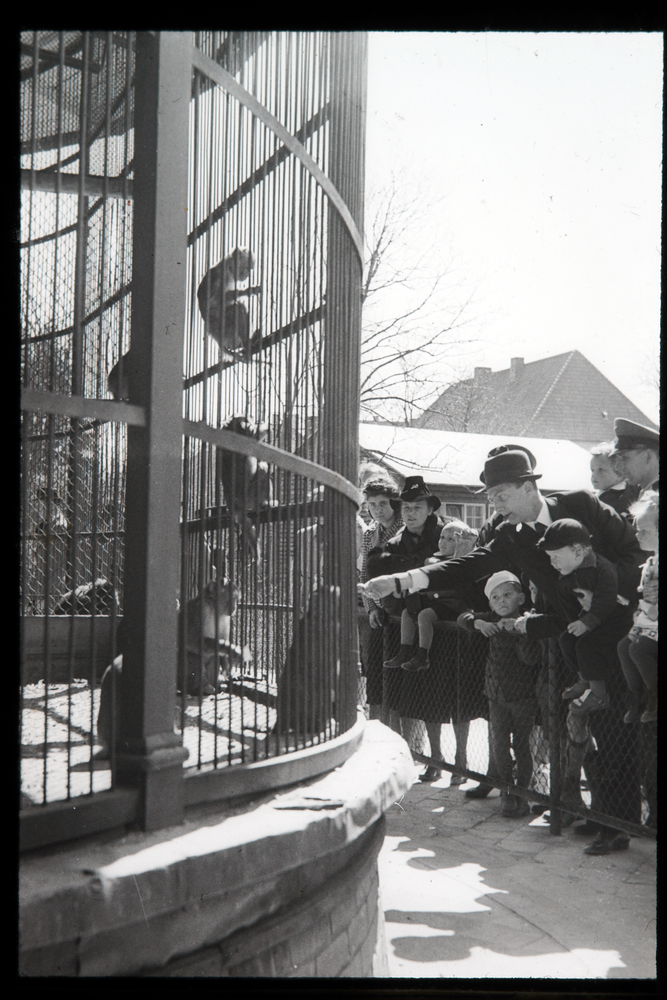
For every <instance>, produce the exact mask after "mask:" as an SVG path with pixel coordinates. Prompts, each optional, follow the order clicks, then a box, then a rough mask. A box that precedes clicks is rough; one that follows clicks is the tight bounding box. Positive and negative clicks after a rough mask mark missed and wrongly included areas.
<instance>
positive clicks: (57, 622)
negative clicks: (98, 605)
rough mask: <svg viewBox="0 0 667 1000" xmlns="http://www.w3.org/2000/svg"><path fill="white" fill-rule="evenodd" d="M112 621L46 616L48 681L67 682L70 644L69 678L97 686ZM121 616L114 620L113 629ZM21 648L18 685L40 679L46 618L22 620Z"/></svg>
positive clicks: (104, 617) (105, 617)
mask: <svg viewBox="0 0 667 1000" xmlns="http://www.w3.org/2000/svg"><path fill="white" fill-rule="evenodd" d="M112 621H113V619H112V618H111V616H110V615H95V616H94V617H93V616H91V615H74V616H73V617H72V616H67V615H49V618H48V643H49V648H50V652H51V657H50V660H51V666H50V672H49V681H50V683H53V684H66V683H67V682H68V680H69V656H70V643H72V645H73V653H74V669H73V673H72V677H73V678H82V679H85V680H88V681H92V679H93V664H94V665H95V680H96V682H97V683H99V681H100V679H101V677H102V673H103V672H104V668H105V667H106V666H107V664H108V663H109V662H110V659H111V634H112ZM121 621H122V616H120V615H119V616H118V617H117V618H116V627H118V624H119V623H120V622H121ZM22 625H23V641H22V647H21V683H22V684H36V683H37V682H38V681H41V680H44V677H45V666H44V664H45V659H46V641H47V640H46V635H47V632H46V625H47V621H46V616H45V615H33V616H30V617H26V618H24V619H23V622H22Z"/></svg>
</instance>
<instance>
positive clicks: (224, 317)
mask: <svg viewBox="0 0 667 1000" xmlns="http://www.w3.org/2000/svg"><path fill="white" fill-rule="evenodd" d="M254 266H255V258H254V257H253V255H252V253H251V252H250V250H246V249H245V248H243V247H236V249H235V250H232V252H231V253H230V254H228V256H227V257H224V258H223V259H222V260H221V261H220V262H219V263H218V264H216V265H215V266H214V267H211V268H209V270H208V271H207V272H206V274H205V275H204V277H203V278H202V280H201V282H200V284H199V288H198V289H197V299H198V301H199V309H200V311H201V314H202V316H203V318H204V329H205V331H206V333H207V334H208V335H209V336H210V337H212V338H213V340H215V342H216V344H217V345H218V346H219V348H220V353H221V360H222V361H238V360H242V361H243V360H247V354H248V351H249V349H250V347H251V345H252V343H253V341H254V340H255V339H256V338H257V337H259V331H258V330H256V331H255V333H253V335H252V336H250V320H249V318H248V310H247V307H246V306H245V305H244V303H243V302H239V301H238V298H239V296H247V295H249V294H251V293H257V292H259V287H253V288H246V289H241V290H240V289H237V288H235V285H236V284H237V282H239V281H246V280H247V279H248V278H249V277H250V272H251V270H252V269H253V267H254ZM237 352H245V356H244V354H243V353H237ZM135 375H136V366H135V365H134V363H133V360H132V348H131V347H130V349H129V351H126V353H125V354H124V355H123V356H122V358H121V359H120V361H117V362H116V364H115V365H114V366H113V368H112V369H111V371H110V372H109V374H108V376H107V389H108V390H109V392H110V393H111V395H112V396H113V398H114V399H116V400H129V399H130V396H131V395H133V393H131V389H132V385H133V381H134V377H135Z"/></svg>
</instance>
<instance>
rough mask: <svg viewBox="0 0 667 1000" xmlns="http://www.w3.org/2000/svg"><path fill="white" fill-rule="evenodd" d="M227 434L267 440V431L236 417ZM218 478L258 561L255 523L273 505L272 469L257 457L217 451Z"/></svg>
mask: <svg viewBox="0 0 667 1000" xmlns="http://www.w3.org/2000/svg"><path fill="white" fill-rule="evenodd" d="M222 429H223V430H227V431H233V432H234V433H235V434H242V435H243V436H245V437H252V438H256V440H258V441H264V440H266V436H267V428H266V427H265V426H264V425H262V424H255V423H252V422H251V421H249V420H247V419H246V418H245V417H240V416H235V417H232V418H231V419H230V420H228V421H227V423H226V424H223V425H222ZM217 463H218V476H219V477H220V482H221V483H222V489H223V492H224V494H225V503H226V504H227V508H228V509H229V513H230V514H231V516H232V518H233V519H234V521H235V522H236V524H238V526H239V527H240V528H241V530H242V534H243V544H244V547H245V548H246V550H247V551H249V552H250V554H251V556H252V557H253V558H254V559H256V558H257V528H256V526H255V520H256V517H257V515H258V514H259V513H260V512H261V511H262V510H264V508H265V507H268V506H270V505H271V479H270V474H269V466H268V464H267V463H266V462H259V461H258V460H257V459H256V458H255V456H254V455H240V454H239V453H238V452H233V451H227V450H225V449H224V448H218V449H217Z"/></svg>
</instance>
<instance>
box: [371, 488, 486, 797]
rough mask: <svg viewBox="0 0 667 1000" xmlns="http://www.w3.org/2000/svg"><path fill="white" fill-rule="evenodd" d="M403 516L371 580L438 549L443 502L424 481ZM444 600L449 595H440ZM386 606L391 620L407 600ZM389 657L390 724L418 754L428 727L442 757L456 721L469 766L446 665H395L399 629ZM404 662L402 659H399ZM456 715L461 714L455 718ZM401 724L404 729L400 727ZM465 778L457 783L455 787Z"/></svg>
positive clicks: (406, 500) (405, 498) (405, 494)
mask: <svg viewBox="0 0 667 1000" xmlns="http://www.w3.org/2000/svg"><path fill="white" fill-rule="evenodd" d="M400 499H401V516H402V518H403V520H404V522H405V526H404V527H403V528H402V529H401V531H400V532H399V533H398V534H397V535H396V536H395V537H394V538H392V539H390V540H389V542H387V544H386V545H385V546H384V547H383V548H382V549H376V550H374V551H371V552H370V553H369V555H368V564H367V565H368V575H369V577H373V576H375V575H377V574H382V573H399V572H405V570H407V569H408V568H416V567H418V566H422V565H424V563H426V561H427V560H428V558H429V557H432V556H433V554H434V553H436V552H437V551H438V549H439V542H440V535H441V531H442V528H443V524H442V522H441V520H440V518H439V517H438V516H437V515H436V511H437V510H438V509H439V507H440V500H439V498H438V497H436V496H434V495H433V494H432V493H431V492H430V490H429V489H428V487H427V486H426V484H425V483H424V480H423V478H422V477H421V476H410V477H408V478H407V479H406V481H405V486H404V488H403V491H402V493H401V494H400ZM442 596H443V597H445V596H446V595H444V594H443V595H442ZM382 604H383V607H384V608H385V610H386V611H387V612H388V613H389V614H390V615H392V616H400V615H401V613H402V611H403V610H404V607H405V600H404V599H403V598H402V597H399V596H398V594H396V595H391V596H389V597H386V598H384V600H383V602H382ZM385 636H386V655H385V670H384V680H383V703H384V707H385V709H388V710H389V713H390V714H389V722H390V724H393V728H395V729H397V730H398V729H400V731H401V732H402V733H403V735H404V736H405V738H406V739H407V740H408V743H409V744H410V745H411V746H412V748H413V749H414V750H420V749H421V742H420V741H419V739H418V736H417V731H416V729H417V720H421V721H423V722H424V724H425V726H426V731H427V734H428V739H429V745H430V748H431V755H432V756H433V757H435V758H440V757H441V755H442V749H441V745H440V736H441V730H442V726H443V725H444V724H445V723H448V722H449V721H450V720H451V719H452V718H453V717H454V716H456V725H455V727H454V728H455V735H456V740H457V752H456V762H457V763H458V764H460V765H461V766H462V767H465V766H466V758H465V753H466V743H467V735H468V725H469V723H468V721H464V720H463V717H462V716H461V718H459V715H460V713H458V709H457V708H456V707H455V706H454V702H453V695H452V690H451V688H452V685H451V679H449V678H448V676H447V674H448V672H447V670H446V667H447V664H446V663H444V662H440V663H438V662H437V661H436V660H435V658H434V663H433V667H432V668H431V669H430V670H426V671H415V672H410V671H406V670H401V669H393V668H395V667H400V666H401V664H400V663H397V662H394V661H395V659H396V657H395V656H394V657H392V658H391V659H388V657H390V656H391V654H392V653H394V654H395V653H396V652H397V649H396V648H395V647H396V646H397V643H398V642H399V635H398V629H396V628H392V629H386V630H385ZM399 659H400V657H399ZM457 713H458V714H457ZM399 719H400V725H399ZM440 775H441V772H440V771H439V770H437V769H436V768H432V767H429V768H428V769H427V770H426V772H425V773H424V775H422V778H423V779H424V780H427V781H435V780H436V779H437V778H439V777H440ZM463 780H465V779H463V778H461V779H459V778H457V779H455V780H454V781H453V783H454V784H457V783H461V781H463Z"/></svg>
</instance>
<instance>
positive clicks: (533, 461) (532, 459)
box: [486, 444, 537, 469]
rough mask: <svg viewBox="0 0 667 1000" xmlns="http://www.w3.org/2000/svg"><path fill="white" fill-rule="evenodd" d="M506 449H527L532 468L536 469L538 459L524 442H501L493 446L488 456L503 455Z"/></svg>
mask: <svg viewBox="0 0 667 1000" xmlns="http://www.w3.org/2000/svg"><path fill="white" fill-rule="evenodd" d="M505 451H525V453H526V455H528V459H529V461H530V467H531V469H534V468H535V466H536V465H537V459H536V458H535V456H534V455H533V453H532V451H529V450H528V448H525V447H524V446H523V445H522V444H499V445H498V446H497V447H496V448H492V449H491V451H490V452H489V454H488V455H487V456H486V457H487V458H493V457H494V455H501V454H502V453H503V452H505Z"/></svg>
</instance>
